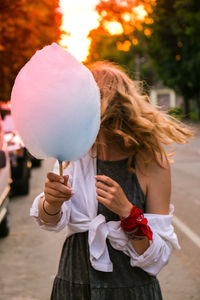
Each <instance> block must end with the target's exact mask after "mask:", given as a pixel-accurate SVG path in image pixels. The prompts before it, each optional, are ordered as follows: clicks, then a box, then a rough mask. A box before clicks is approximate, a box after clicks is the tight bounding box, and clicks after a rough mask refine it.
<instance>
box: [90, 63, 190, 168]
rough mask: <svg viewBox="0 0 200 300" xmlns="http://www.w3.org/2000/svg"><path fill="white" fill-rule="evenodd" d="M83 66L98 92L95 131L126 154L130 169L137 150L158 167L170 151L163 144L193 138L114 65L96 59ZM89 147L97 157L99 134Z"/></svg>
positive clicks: (186, 140)
mask: <svg viewBox="0 0 200 300" xmlns="http://www.w3.org/2000/svg"><path fill="white" fill-rule="evenodd" d="M87 67H88V68H89V69H90V71H91V72H92V74H93V76H94V79H95V81H96V83H97V85H98V86H99V89H100V94H101V125H100V131H99V133H100V132H101V133H103V135H104V136H105V137H106V140H107V141H108V143H114V144H115V145H118V147H119V149H120V150H121V151H120V152H121V153H122V154H124V155H127V156H128V157H129V159H128V165H127V166H128V169H129V170H130V171H132V172H133V171H134V170H133V168H131V161H132V157H133V156H134V155H135V154H137V153H139V154H140V156H141V158H142V159H143V161H144V162H145V164H146V165H148V163H149V162H150V161H151V160H154V161H155V162H156V163H157V164H158V165H160V166H162V164H161V162H162V161H163V158H164V157H167V156H168V155H169V154H170V153H169V154H168V155H166V147H165V145H171V144H173V143H174V142H175V143H188V138H192V137H193V134H192V132H191V131H190V129H189V128H188V127H187V126H185V125H184V124H182V123H181V122H180V121H177V120H175V119H173V118H172V117H170V116H169V115H167V114H166V113H165V112H162V111H160V110H158V109H157V108H156V107H154V106H153V105H152V104H151V101H150V98H149V97H148V96H147V95H144V94H143V93H142V92H141V89H140V87H139V85H138V83H137V82H136V81H133V80H131V79H130V78H129V76H128V75H127V74H126V73H125V71H124V70H123V69H122V68H121V67H119V66H118V65H116V64H114V63H111V62H107V61H98V62H95V63H93V64H90V65H87ZM108 145H109V144H108ZM93 147H96V149H97V156H98V154H99V153H100V151H101V147H102V144H101V143H100V142H99V135H98V136H97V139H96V142H95V144H94V145H93ZM171 155H173V154H172V153H171ZM160 159H161V160H160Z"/></svg>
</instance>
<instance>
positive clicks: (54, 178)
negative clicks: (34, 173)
mask: <svg viewBox="0 0 200 300" xmlns="http://www.w3.org/2000/svg"><path fill="white" fill-rule="evenodd" d="M47 178H48V179H49V181H51V182H54V181H56V182H60V183H63V184H64V185H67V183H68V179H69V176H68V175H65V176H59V175H58V174H56V173H53V172H49V173H47Z"/></svg>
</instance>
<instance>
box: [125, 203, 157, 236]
mask: <svg viewBox="0 0 200 300" xmlns="http://www.w3.org/2000/svg"><path fill="white" fill-rule="evenodd" d="M147 223H148V221H147V219H146V218H144V214H143V212H142V210H141V209H139V208H137V207H136V206H135V205H133V207H132V209H131V212H130V214H129V216H128V217H126V218H123V219H122V220H121V228H122V229H123V230H124V231H125V232H127V234H128V233H129V234H130V233H134V236H136V237H142V236H147V237H148V239H149V240H152V236H153V233H152V231H151V228H150V227H149V226H148V225H147Z"/></svg>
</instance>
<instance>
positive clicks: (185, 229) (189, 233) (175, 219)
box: [172, 216, 200, 248]
mask: <svg viewBox="0 0 200 300" xmlns="http://www.w3.org/2000/svg"><path fill="white" fill-rule="evenodd" d="M172 220H173V224H174V225H175V226H177V227H178V229H179V230H180V231H182V232H183V233H184V234H185V235H186V236H187V237H188V238H189V239H190V240H191V241H192V242H193V243H194V244H195V245H196V246H197V247H199V248H200V237H199V236H198V235H197V234H196V233H195V232H194V231H192V230H191V229H190V228H189V227H188V226H187V225H185V223H183V222H182V221H181V220H180V219H179V218H178V217H176V216H173V219H172Z"/></svg>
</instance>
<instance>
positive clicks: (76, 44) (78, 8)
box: [60, 0, 146, 61]
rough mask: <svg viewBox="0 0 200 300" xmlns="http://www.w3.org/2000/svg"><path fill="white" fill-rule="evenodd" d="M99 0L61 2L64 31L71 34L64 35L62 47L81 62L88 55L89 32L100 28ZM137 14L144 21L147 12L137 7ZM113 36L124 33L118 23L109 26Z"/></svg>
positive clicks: (61, 42)
mask: <svg viewBox="0 0 200 300" xmlns="http://www.w3.org/2000/svg"><path fill="white" fill-rule="evenodd" d="M98 3H99V1H98V0H73V1H70V0H60V9H61V11H62V14H63V24H62V27H61V28H62V29H63V30H65V31H66V32H69V33H70V36H66V35H63V37H62V40H61V41H60V45H61V46H63V47H66V46H67V50H68V51H69V52H70V53H71V54H72V55H74V56H75V57H76V58H77V59H78V60H79V61H84V60H85V59H86V57H87V54H88V47H89V45H90V40H89V39H87V35H88V33H89V31H90V30H91V29H93V28H95V27H97V26H98V14H97V13H96V12H95V6H96V4H98ZM134 10H135V12H136V13H137V15H138V18H139V19H144V17H145V15H146V11H145V10H144V7H143V6H142V5H139V6H138V7H136V8H135V9H134ZM108 29H109V32H110V33H111V34H116V33H119V34H120V33H122V31H121V30H122V28H121V27H120V24H119V23H117V22H112V23H111V24H109V28H108Z"/></svg>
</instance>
